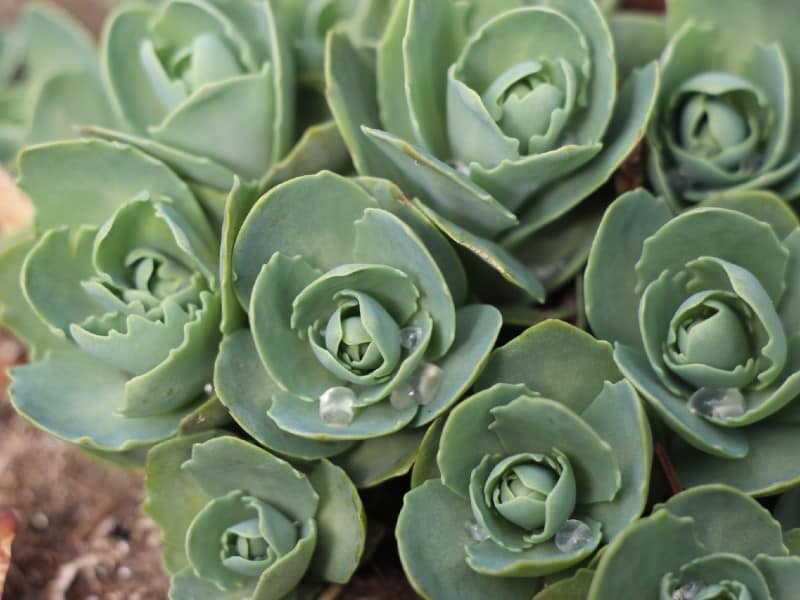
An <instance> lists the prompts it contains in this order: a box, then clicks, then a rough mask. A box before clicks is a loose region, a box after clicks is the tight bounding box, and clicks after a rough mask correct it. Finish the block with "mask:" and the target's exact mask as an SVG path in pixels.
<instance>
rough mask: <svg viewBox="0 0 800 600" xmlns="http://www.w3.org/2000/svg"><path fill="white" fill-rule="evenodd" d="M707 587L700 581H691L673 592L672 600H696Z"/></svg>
mask: <svg viewBox="0 0 800 600" xmlns="http://www.w3.org/2000/svg"><path fill="white" fill-rule="evenodd" d="M704 587H705V586H704V585H703V583H702V582H700V581H691V582H689V583H687V584H685V585H682V586H681V587H679V588H678V589H676V590H675V591H673V592H672V600H694V599H695V598H696V597H697V594H699V593H700V592H701V591H703V588H704Z"/></svg>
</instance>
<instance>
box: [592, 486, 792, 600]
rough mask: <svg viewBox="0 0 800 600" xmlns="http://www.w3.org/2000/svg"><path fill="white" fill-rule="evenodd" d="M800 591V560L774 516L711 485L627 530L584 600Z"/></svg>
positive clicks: (769, 597) (736, 597)
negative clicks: (790, 553) (784, 539)
mask: <svg viewBox="0 0 800 600" xmlns="http://www.w3.org/2000/svg"><path fill="white" fill-rule="evenodd" d="M632 565H635V568H631V566H632ZM798 585H800V557H797V556H790V555H789V552H788V550H787V548H786V546H784V544H783V541H782V537H781V528H780V525H779V524H778V523H777V522H776V521H775V520H774V519H773V518H772V516H771V515H770V514H769V512H768V511H767V510H765V509H764V508H762V507H761V506H760V505H759V504H758V503H757V502H755V501H754V500H752V499H751V498H748V497H747V496H745V495H743V494H742V493H741V492H738V491H737V490H735V489H732V488H730V487H727V486H723V485H706V486H701V487H697V488H694V489H691V490H688V491H686V492H683V493H681V494H678V495H677V496H674V497H673V498H671V499H670V500H669V501H667V502H666V503H665V504H662V505H660V506H658V507H656V510H655V512H654V513H653V515H652V516H650V517H648V518H646V519H643V520H641V521H638V522H637V523H635V524H633V525H631V526H630V527H629V528H628V529H626V530H625V531H624V532H622V533H621V534H620V535H619V536H618V537H617V538H616V539H615V540H614V541H613V542H612V543H611V544H610V545H609V546H608V548H607V549H606V550H605V552H604V553H603V554H602V557H601V558H600V561H599V563H598V564H597V570H596V572H595V575H594V578H593V580H592V584H591V587H590V588H589V592H588V595H587V596H586V598H587V600H616V599H618V598H653V599H656V598H658V599H660V600H711V599H714V600H717V599H719V600H728V599H730V600H744V599H745V598H748V599H749V598H752V599H753V600H755V599H757V598H758V599H763V600H790V599H791V598H795V597H796V596H797V589H798Z"/></svg>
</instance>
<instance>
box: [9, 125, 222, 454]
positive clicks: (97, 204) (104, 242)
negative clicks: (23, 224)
mask: <svg viewBox="0 0 800 600" xmlns="http://www.w3.org/2000/svg"><path fill="white" fill-rule="evenodd" d="M20 173H21V179H20V186H21V187H22V189H23V190H25V192H27V194H28V195H29V196H30V198H31V200H32V202H33V204H34V207H35V210H36V214H35V228H36V235H30V236H27V237H25V238H23V239H21V240H19V241H18V242H17V243H16V244H15V245H11V246H10V247H9V248H7V249H6V250H5V251H4V252H3V253H2V254H1V255H0V273H2V275H3V285H2V286H0V306H2V307H3V313H2V315H1V316H2V318H3V323H4V324H5V325H7V326H9V327H10V328H11V329H12V330H13V331H15V332H16V333H18V334H19V335H20V336H21V337H22V338H23V339H24V340H26V341H27V342H28V344H29V346H30V347H31V353H32V357H33V358H34V359H35V360H34V362H32V363H31V364H30V365H28V366H23V367H20V368H16V369H14V370H13V371H12V375H11V377H12V383H11V388H10V394H11V399H12V402H13V404H14V406H15V408H16V409H17V410H18V411H19V412H20V413H22V414H23V415H24V416H25V417H26V418H27V419H28V420H30V421H32V422H33V423H34V424H36V425H37V426H39V427H41V428H43V429H46V430H48V431H49V432H50V433H52V434H53V435H55V436H57V437H59V438H61V439H64V440H67V441H70V442H74V443H78V444H80V445H82V446H83V447H85V448H88V449H91V450H96V451H101V452H104V451H105V452H113V453H123V452H126V451H136V450H137V449H139V448H141V447H143V446H147V445H149V444H152V443H154V442H157V441H160V440H163V439H165V438H167V437H170V436H171V435H173V434H174V433H175V432H176V431H177V429H178V427H179V425H180V423H181V421H182V420H183V419H184V418H185V417H187V416H188V415H189V414H190V413H191V412H192V411H193V410H194V409H195V408H196V407H197V405H198V401H199V400H201V399H205V398H206V393H205V392H204V389H205V388H206V386H207V385H208V384H209V383H210V382H211V377H212V373H213V364H214V358H215V357H216V354H217V348H218V345H219V339H220V333H219V326H220V310H221V307H220V293H219V281H218V273H217V272H218V265H219V259H218V253H219V238H218V235H217V234H216V233H215V232H214V230H213V229H212V228H211V226H210V225H209V222H208V220H207V218H206V215H205V213H204V212H203V211H202V209H201V207H200V204H199V203H198V201H197V200H196V198H195V197H194V196H193V195H192V193H191V191H190V190H189V188H188V187H187V186H186V184H185V183H184V182H183V181H181V180H180V179H179V178H178V177H177V176H176V175H175V174H174V173H173V172H172V171H170V170H169V169H168V168H167V167H166V166H164V165H163V164H162V163H160V162H158V161H157V160H155V159H153V158H150V157H147V156H145V155H144V154H142V153H141V152H139V151H138V150H136V149H134V148H130V147H125V146H121V145H119V144H111V143H108V142H103V141H100V140H82V141H71V142H57V143H52V144H46V145H43V146H38V147H35V148H32V149H29V150H26V151H25V152H23V153H22V155H21V158H20ZM109 173H112V174H113V178H110V177H109Z"/></svg>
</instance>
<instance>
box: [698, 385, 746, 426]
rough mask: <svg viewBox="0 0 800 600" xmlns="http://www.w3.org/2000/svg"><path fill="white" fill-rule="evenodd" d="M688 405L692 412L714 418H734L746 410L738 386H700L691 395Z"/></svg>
mask: <svg viewBox="0 0 800 600" xmlns="http://www.w3.org/2000/svg"><path fill="white" fill-rule="evenodd" d="M688 406H689V410H690V411H691V413H692V414H695V415H699V416H701V417H711V418H713V419H733V418H736V417H741V416H742V415H743V414H744V413H745V411H746V407H745V403H744V395H742V392H741V391H739V389H738V388H700V389H699V390H697V391H696V392H695V393H694V394H692V395H691V397H690V398H689V402H688Z"/></svg>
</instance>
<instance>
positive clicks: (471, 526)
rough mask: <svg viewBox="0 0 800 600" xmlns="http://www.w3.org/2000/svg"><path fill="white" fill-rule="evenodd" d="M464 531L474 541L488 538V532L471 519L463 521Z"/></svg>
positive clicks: (477, 541)
mask: <svg viewBox="0 0 800 600" xmlns="http://www.w3.org/2000/svg"><path fill="white" fill-rule="evenodd" d="M464 531H466V533H467V537H468V538H469V539H470V540H471V541H473V542H475V543H480V542H482V541H484V540H488V539H489V532H488V531H487V530H486V528H485V527H484V526H483V525H481V524H479V523H476V522H475V521H473V520H472V519H470V520H468V521H467V522H465V523H464Z"/></svg>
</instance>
